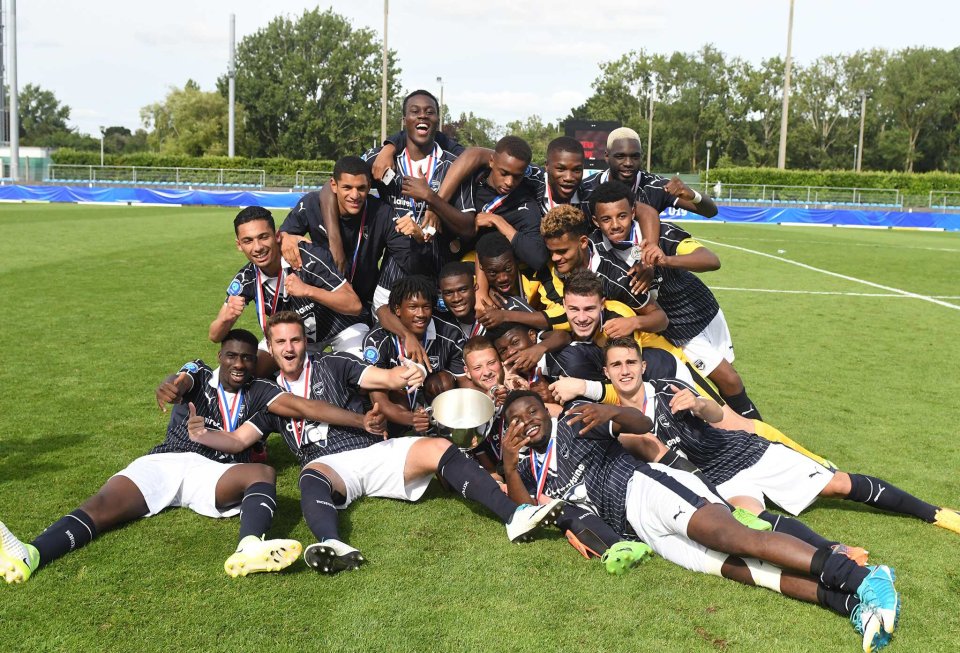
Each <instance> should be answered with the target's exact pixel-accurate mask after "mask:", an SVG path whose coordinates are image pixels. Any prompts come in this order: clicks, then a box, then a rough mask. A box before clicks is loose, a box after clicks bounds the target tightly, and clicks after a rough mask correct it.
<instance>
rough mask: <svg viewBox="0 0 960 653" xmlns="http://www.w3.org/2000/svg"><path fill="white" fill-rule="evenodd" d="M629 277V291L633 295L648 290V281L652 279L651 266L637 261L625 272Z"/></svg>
mask: <svg viewBox="0 0 960 653" xmlns="http://www.w3.org/2000/svg"><path fill="white" fill-rule="evenodd" d="M627 275H628V276H629V277H630V292H631V293H632V294H634V295H642V294H643V293H645V292H647V291H648V290H650V282H651V281H653V267H652V266H650V265H644V264H643V263H641V262H639V261H637V262H636V263H634V264H633V265H632V266H630V270H629V271H628V272H627Z"/></svg>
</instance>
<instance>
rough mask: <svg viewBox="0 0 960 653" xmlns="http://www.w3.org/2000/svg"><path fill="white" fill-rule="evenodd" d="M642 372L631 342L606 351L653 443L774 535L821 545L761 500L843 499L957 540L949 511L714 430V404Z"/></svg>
mask: <svg viewBox="0 0 960 653" xmlns="http://www.w3.org/2000/svg"><path fill="white" fill-rule="evenodd" d="M643 367H644V364H643V360H642V358H641V356H640V347H639V346H638V345H637V344H636V342H634V341H633V340H631V339H622V340H615V341H614V342H612V343H610V344H609V345H608V346H607V349H606V367H605V368H604V371H605V373H606V374H607V376H608V377H609V378H610V380H611V382H612V383H613V384H614V387H615V388H616V389H617V394H618V395H619V396H620V402H621V404H622V405H624V406H632V407H634V408H638V409H641V410H643V411H644V413H645V414H646V415H648V416H649V417H650V418H651V419H652V420H653V430H652V433H653V434H654V435H655V436H656V438H657V439H658V440H659V441H660V442H661V443H662V444H663V445H665V446H667V447H670V448H672V449H674V450H676V451H679V452H681V453H682V454H683V455H684V456H686V457H687V458H688V459H689V460H690V462H692V463H693V464H694V465H696V466H697V467H699V468H700V469H701V470H702V471H703V473H704V475H705V476H706V477H707V478H708V479H709V480H710V481H711V482H713V483H714V484H715V485H716V487H717V490H718V491H719V493H720V496H722V497H724V498H725V499H727V500H728V501H730V502H731V503H732V504H734V505H737V506H740V507H743V508H746V509H748V510H751V511H753V512H755V513H757V514H760V515H761V516H762V517H763V518H764V519H768V520H770V521H771V523H774V524H775V525H776V526H777V528H778V529H780V530H783V531H784V532H788V533H791V534H794V535H797V536H798V537H801V533H805V535H804V536H803V537H802V538H801V539H805V540H807V541H811V542H812V543H816V544H817V545H818V546H819V545H826V544H827V542H826V540H824V539H823V538H819V536H816V537H817V538H819V539H811V537H812V536H811V535H810V533H812V531H809V529H807V528H806V527H805V526H803V525H802V524H799V522H796V520H790V519H788V518H785V517H779V516H777V515H772V514H770V513H768V512H765V511H764V497H766V498H768V499H770V500H771V501H773V502H774V503H776V504H777V505H779V506H780V507H781V508H783V509H784V510H786V511H787V512H789V513H790V514H792V515H798V514H800V513H801V512H802V511H803V510H804V509H806V508H807V507H808V506H809V505H811V504H812V503H813V502H814V501H816V500H817V499H818V498H820V497H827V498H834V499H849V500H851V501H856V502H859V503H865V504H867V505H869V506H872V507H874V508H879V509H880V510H886V511H889V512H895V513H898V514H901V515H912V516H914V517H918V518H920V519H922V520H924V521H925V522H927V523H931V524H936V525H937V526H940V527H941V528H945V529H947V530H951V531H954V532H956V533H960V515H958V514H957V513H956V512H955V511H953V510H950V509H948V508H942V507H939V506H935V505H932V504H929V503H927V502H925V501H921V500H920V499H918V498H917V497H915V496H913V495H912V494H909V493H907V492H904V491H903V490H901V489H900V488H898V487H896V486H894V485H892V484H891V483H889V482H887V481H885V480H882V479H879V478H875V477H873V476H867V475H865V474H855V473H847V472H842V471H840V470H831V469H828V468H827V467H824V466H823V465H821V464H819V463H818V462H816V461H815V460H811V459H810V458H807V457H806V456H804V455H802V454H799V453H797V452H796V451H794V450H792V449H790V448H789V447H785V446H783V445H781V444H776V443H772V442H770V441H768V440H765V439H763V438H760V437H757V436H756V435H754V434H751V433H746V432H744V431H730V430H726V429H720V428H716V427H714V426H713V424H714V423H716V422H719V421H720V420H721V419H722V418H723V411H721V410H720V406H718V405H717V404H716V402H714V401H711V400H710V399H708V398H706V397H701V396H700V395H698V394H697V393H696V391H695V390H694V389H693V388H692V387H691V386H689V385H687V384H686V383H684V382H683V381H680V380H679V379H655V380H653V381H651V382H650V383H644V382H643V380H642V374H643ZM801 527H802V529H803V530H799V529H801ZM812 535H814V536H815V535H816V534H815V533H813V534H812Z"/></svg>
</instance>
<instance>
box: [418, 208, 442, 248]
mask: <svg viewBox="0 0 960 653" xmlns="http://www.w3.org/2000/svg"><path fill="white" fill-rule="evenodd" d="M420 231H422V232H423V240H424V242H426V243H429V242H430V239H431V238H433V237H434V235H435V234H436V233H437V232H438V231H440V218H439V217H437V214H436V213H434V212H433V209H430V208H428V209H427V210H426V211H424V212H423V220H421V221H420Z"/></svg>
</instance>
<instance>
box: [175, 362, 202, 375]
mask: <svg viewBox="0 0 960 653" xmlns="http://www.w3.org/2000/svg"><path fill="white" fill-rule="evenodd" d="M199 369H200V366H199V365H197V364H196V363H184V364H183V367H181V368H180V371H181V372H190V373H191V374H194V373H196V372H197V371H199Z"/></svg>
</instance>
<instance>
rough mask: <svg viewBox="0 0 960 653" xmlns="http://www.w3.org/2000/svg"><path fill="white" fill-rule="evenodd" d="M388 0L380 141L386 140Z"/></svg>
mask: <svg viewBox="0 0 960 653" xmlns="http://www.w3.org/2000/svg"><path fill="white" fill-rule="evenodd" d="M389 5H390V0H383V83H382V85H381V87H380V142H381V143H382V142H384V141H385V140H387V14H388V13H389Z"/></svg>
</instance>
